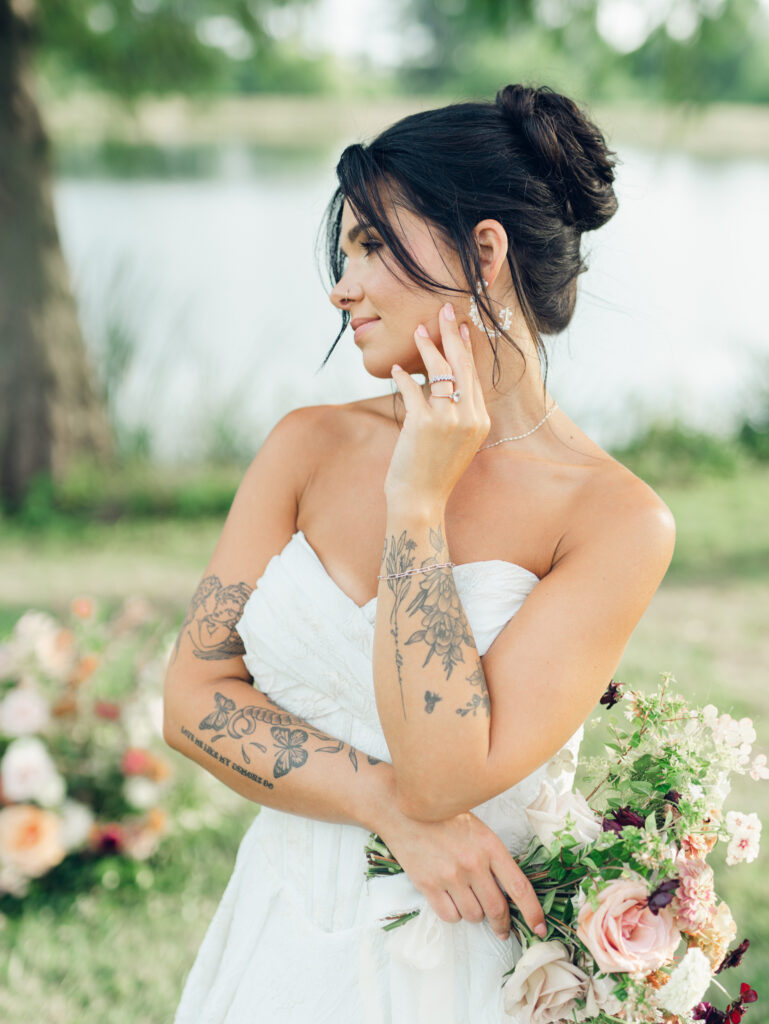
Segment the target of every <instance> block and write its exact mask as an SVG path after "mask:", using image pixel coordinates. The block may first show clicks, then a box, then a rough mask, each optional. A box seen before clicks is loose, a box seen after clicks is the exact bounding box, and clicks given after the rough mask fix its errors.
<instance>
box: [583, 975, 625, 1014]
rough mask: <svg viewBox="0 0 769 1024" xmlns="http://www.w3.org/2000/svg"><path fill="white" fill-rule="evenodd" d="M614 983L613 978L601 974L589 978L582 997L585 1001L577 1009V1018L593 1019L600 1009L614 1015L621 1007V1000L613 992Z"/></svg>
mask: <svg viewBox="0 0 769 1024" xmlns="http://www.w3.org/2000/svg"><path fill="white" fill-rule="evenodd" d="M615 984H616V982H615V981H614V979H613V978H607V977H605V976H604V975H601V974H596V975H594V976H593V977H592V978H589V979H588V982H587V987H586V989H585V995H584V997H583V998H584V999H585V1000H586V1002H585V1005H584V1007H583V1008H582V1009H581V1010H577V1020H593V1018H594V1017H597V1016H598V1014H599V1013H600V1012H601V1010H603V1011H604V1012H605V1013H608V1014H610V1015H615V1014H616V1013H617V1011H618V1010H620V1009H621V1008H622V1000H621V999H619V998H617V996H615V995H614V994H613V993H614V986H615Z"/></svg>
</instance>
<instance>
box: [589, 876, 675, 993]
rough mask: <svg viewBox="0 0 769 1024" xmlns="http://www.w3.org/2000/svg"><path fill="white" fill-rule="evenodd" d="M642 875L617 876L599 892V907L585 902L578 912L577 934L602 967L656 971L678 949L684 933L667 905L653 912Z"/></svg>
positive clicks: (615, 969) (610, 972)
mask: <svg viewBox="0 0 769 1024" xmlns="http://www.w3.org/2000/svg"><path fill="white" fill-rule="evenodd" d="M648 897H649V889H648V887H647V885H646V882H644V881H643V880H642V879H626V878H618V879H616V880H615V881H613V882H610V883H609V884H608V885H607V886H606V888H605V889H602V890H601V892H600V893H599V894H598V908H597V909H596V910H593V908H592V906H591V905H590V903H589V902H587V903H585V904H584V906H583V907H582V909H581V910H580V912H579V914H578V915H577V936H578V937H579V939H580V940H581V941H582V942H584V943H585V945H586V946H587V948H588V949H589V950H590V952H591V953H592V954H593V957H594V958H595V962H596V963H597V964H598V967H599V969H600V970H602V971H605V972H606V973H607V974H612V973H615V972H618V971H622V972H631V971H632V972H635V971H654V970H656V969H657V968H658V967H661V966H662V965H663V964H665V963H667V962H668V961H669V960H670V959H671V958H672V956H673V954H674V953H675V950H676V947H677V946H678V943H679V941H680V939H681V933H680V932H679V931H678V929H677V928H676V927H675V925H674V924H673V915H672V914H671V912H670V911H669V910H668V908H667V907H664V908H663V909H662V910H660V911H659V913H658V914H653V913H652V912H651V910H649V907H648V903H647V900H648Z"/></svg>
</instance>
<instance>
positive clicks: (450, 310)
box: [443, 302, 454, 320]
mask: <svg viewBox="0 0 769 1024" xmlns="http://www.w3.org/2000/svg"><path fill="white" fill-rule="evenodd" d="M443 314H444V316H445V317H446V319H447V320H453V319H454V307H453V306H452V305H451V303H450V302H447V303H446V305H445V306H444V307H443Z"/></svg>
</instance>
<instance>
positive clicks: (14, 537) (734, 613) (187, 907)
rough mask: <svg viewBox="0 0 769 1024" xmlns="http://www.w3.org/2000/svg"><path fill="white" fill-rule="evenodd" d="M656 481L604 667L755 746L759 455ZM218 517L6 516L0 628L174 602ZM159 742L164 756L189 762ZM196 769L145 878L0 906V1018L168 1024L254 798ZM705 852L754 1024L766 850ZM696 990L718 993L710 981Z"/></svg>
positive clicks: (744, 796) (764, 558)
mask: <svg viewBox="0 0 769 1024" xmlns="http://www.w3.org/2000/svg"><path fill="white" fill-rule="evenodd" d="M656 489H657V491H658V492H659V494H660V495H661V497H662V498H663V499H664V500H665V501H666V502H667V503H668V505H669V506H670V508H671V509H672V511H673V513H674V515H675V517H676V521H677V528H678V530H677V544H676V551H675V555H674V559H673V563H672V565H671V568H670V570H669V572H668V575H667V577H666V579H665V580H664V581H663V584H662V585H661V587H660V589H659V591H658V592H657V594H656V595H655V597H654V599H653V600H652V602H651V604H650V606H649V608H648V609H647V612H646V614H645V615H644V617H643V619H642V620H641V622H640V623H639V625H638V627H637V629H636V630H635V632H634V634H633V636H632V637H631V639H630V642H629V643H628V646H627V648H626V650H625V652H624V654H623V657H622V660H621V663H620V666H619V668H618V670H617V672H616V673H615V675H616V676H617V677H618V678H620V679H623V680H625V681H626V682H627V683H628V684H630V685H632V686H640V687H650V686H655V685H656V684H657V683H658V681H659V673H660V672H663V671H671V672H673V674H674V675H675V676H676V679H677V681H678V684H679V686H680V687H681V688H682V689H683V690H684V692H686V693H687V694H690V695H691V696H692V697H693V698H694V699H696V701H697V702H698V703H706V702H708V701H712V702H713V703H715V704H716V705H717V706H719V707H720V708H721V709H723V710H728V711H730V712H732V713H733V714H735V715H738V716H741V715H743V714H748V715H751V716H753V717H754V719H755V721H756V724H757V730H758V734H759V735H758V741H757V745H756V746H757V750H765V751H766V750H769V688H768V687H767V686H766V678H767V668H768V667H769V630H768V629H767V613H768V611H769V574H768V573H767V568H769V516H768V515H767V509H768V508H769V466H760V465H757V466H750V467H746V466H744V465H741V466H738V468H737V469H736V470H735V472H734V474H733V475H731V476H725V477H719V476H706V477H702V478H696V479H694V480H690V481H689V482H686V483H680V482H679V483H664V482H660V483H658V484H657V485H656ZM222 519H223V517H220V518H217V519H211V518H207V519H191V520H185V519H175V520H170V521H166V520H162V519H143V520H142V519H135V520H128V521H119V522H116V523H112V524H107V523H97V524H94V523H91V524H89V523H87V522H84V523H81V524H79V525H73V524H72V523H70V524H68V525H67V526H66V528H63V529H60V530H57V529H56V527H55V526H48V527H45V528H43V529H37V530H34V531H30V530H28V529H27V530H25V529H22V528H21V526H20V525H18V524H9V523H7V522H6V523H5V524H4V528H3V529H2V530H0V630H2V629H3V627H5V626H7V625H8V624H10V623H11V622H12V621H13V620H14V618H15V617H16V615H17V614H18V613H19V612H20V611H22V610H23V609H24V608H26V607H28V606H30V605H34V606H38V607H42V608H49V609H51V610H53V611H61V610H62V609H64V608H66V606H67V605H68V603H69V600H70V599H71V598H72V597H73V596H74V595H75V594H79V593H90V594H93V595H95V596H99V597H103V598H107V599H116V598H118V597H119V596H121V595H125V594H128V593H141V594H144V595H145V596H147V597H148V598H150V599H151V600H153V601H154V602H155V603H156V605H157V606H158V608H159V609H161V614H163V615H168V616H169V618H174V617H178V616H180V615H181V612H182V608H183V606H184V604H185V603H186V601H187V599H188V597H189V595H190V594H191V593H192V591H193V589H194V587H195V584H196V581H197V580H198V578H199V577H200V574H201V572H202V570H203V568H204V566H205V563H206V561H207V560H208V558H209V556H210V553H211V550H212V549H213V546H214V544H215V542H216V537H217V535H218V532H219V529H220V528H221V522H222ZM602 711H603V714H604V715H605V716H608V715H610V714H612V712H606V711H605V710H603V709H602ZM619 711H621V705H620V707H618V708H617V709H615V712H614V713H617V712H619ZM169 754H170V756H172V757H173V758H174V759H175V761H176V762H177V763H178V765H179V770H181V771H186V770H193V771H195V772H198V771H199V769H198V768H197V767H196V766H194V765H192V764H191V763H190V762H187V761H185V759H184V758H182V757H181V755H178V754H176V753H175V752H173V751H170V752H169ZM203 774H204V773H203ZM207 778H210V777H207ZM210 781H211V785H210V786H209V793H210V806H211V807H212V808H214V809H217V808H218V809H219V810H220V815H221V816H220V819H219V823H218V824H216V825H215V826H214V827H209V828H206V829H204V830H203V831H200V832H194V833H193V832H185V831H183V830H181V829H180V830H179V831H178V832H177V833H176V834H174V835H173V836H172V837H171V838H169V840H168V842H167V845H166V846H165V847H164V848H163V852H162V856H161V857H160V858H159V860H158V862H157V863H155V862H153V863H151V865H150V866H151V870H152V872H153V875H154V882H153V884H152V886H151V888H149V889H148V890H147V891H142V890H131V891H122V890H121V889H120V888H118V889H106V888H104V887H101V886H100V887H97V889H96V890H95V891H94V892H92V893H88V894H84V895H79V896H75V897H73V896H71V895H70V896H67V895H66V894H63V895H62V896H61V898H58V899H55V900H54V899H52V900H51V901H50V902H48V903H47V904H46V905H45V906H44V907H42V908H38V909H36V910H34V912H30V913H22V914H21V915H20V916H18V917H15V916H14V917H8V918H7V919H6V920H5V922H4V927H3V928H2V930H0V1020H2V1021H3V1022H4V1024H38V1022H39V1024H97V1022H98V1024H103V1021H105V1020H108V1021H109V1022H110V1024H170V1021H171V1020H172V1019H173V1013H174V1010H175V1007H176V1005H177V1003H178V999H179V995H180V992H181V987H182V984H183V981H184V978H185V976H186V973H187V971H188V970H189V968H190V966H191V965H192V962H193V960H194V957H195V953H196V951H197V949H198V947H199V945H200V941H201V940H202V938H203V934H204V932H205V929H206V927H207V925H208V922H209V921H210V919H211V916H212V915H213V912H214V910H215V908H216V905H217V904H218V901H219V899H220V898H221V895H222V892H223V890H224V887H225V885H226V883H227V880H228V878H229V876H230V872H231V870H232V867H233V864H234V860H235V855H236V852H237V847H238V843H239V841H240V839H241V837H242V835H243V833H244V832H245V830H246V828H247V827H248V824H249V822H250V821H251V820H252V819H253V816H254V813H255V807H254V805H252V804H249V803H248V802H247V801H245V800H243V799H242V798H241V797H238V796H236V795H235V794H233V793H231V791H230V790H228V789H227V788H226V787H224V786H222V785H221V784H220V783H218V782H217V781H216V780H214V779H212V778H211V779H210ZM727 807H734V808H736V809H742V810H753V809H755V810H756V811H757V812H758V813H759V816H760V817H761V818H762V819H763V820H765V821H769V785H768V784H766V783H763V784H761V783H753V782H752V781H751V780H750V779H747V780H740V784H739V785H738V786H736V787H735V792H734V794H733V796H732V798H730V801H729V802H728V804H727ZM713 861H714V866H715V867H716V877H717V883H718V889H719V892H720V895H721V896H722V897H723V898H725V899H726V900H727V901H728V902H729V904H730V905H731V907H732V909H733V912H734V914H735V917H736V919H737V922H738V925H739V928H740V937H742V936H743V935H747V936H748V937H749V938H750V939H751V943H752V945H751V949H750V950H749V952H748V954H747V956H746V958H745V961H744V963H743V966H742V967H741V968H739V969H738V970H736V971H731V972H726V973H725V974H723V975H721V976H720V980H721V981H722V983H723V984H724V985H725V986H726V987H727V988H728V989H729V990H730V992H732V993H736V991H737V989H738V985H739V982H740V981H741V980H749V981H751V983H753V984H754V986H755V987H756V988H757V989H758V992H759V1002H758V1003H757V1004H756V1005H755V1006H752V1007H751V1008H750V1011H749V1015H748V1017H747V1020H746V1024H767V1022H769V987H765V986H764V984H763V981H764V977H765V975H766V973H767V972H766V969H765V966H764V965H765V964H766V963H767V961H769V900H768V899H767V893H766V887H765V884H764V879H765V877H766V872H767V868H768V867H769V859H767V855H766V853H764V852H762V853H761V854H760V856H759V858H758V860H757V861H755V862H754V863H753V864H751V865H741V866H736V867H733V868H725V867H724V866H723V853H722V852H720V851H719V852H718V853H714V856H713ZM730 975H731V976H730ZM711 997H712V998H713V1000H714V1001H716V1000H717V1002H718V1004H719V1005H722V1006H723V1005H725V1003H724V997H722V996H720V995H719V994H718V993H717V992H712V993H711Z"/></svg>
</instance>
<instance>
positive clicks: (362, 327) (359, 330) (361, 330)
mask: <svg viewBox="0 0 769 1024" xmlns="http://www.w3.org/2000/svg"><path fill="white" fill-rule="evenodd" d="M378 323H379V320H367V321H366V323H365V324H361V325H360V327H356V328H355V332H354V338H355V341H356V342H358V341H360V339H361V338H362V337H363V335H364V334H365V332H366V331H367V330H369V328H371V327H373V326H374V324H378Z"/></svg>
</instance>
